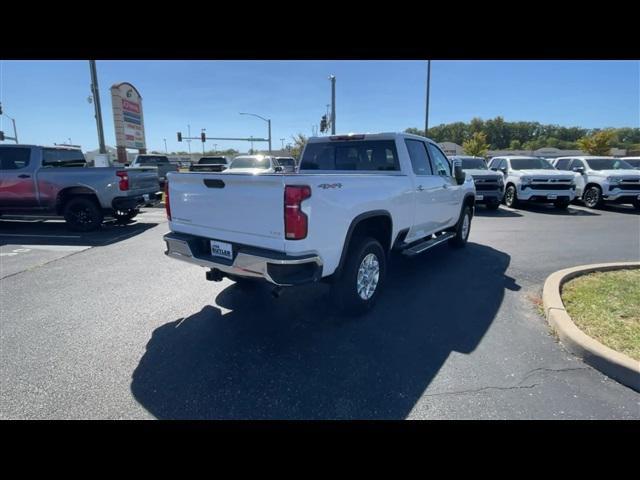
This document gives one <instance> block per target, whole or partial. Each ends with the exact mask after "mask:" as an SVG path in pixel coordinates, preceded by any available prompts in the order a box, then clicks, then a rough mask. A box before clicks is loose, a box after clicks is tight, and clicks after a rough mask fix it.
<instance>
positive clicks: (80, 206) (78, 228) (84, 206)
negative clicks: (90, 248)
mask: <svg viewBox="0 0 640 480" xmlns="http://www.w3.org/2000/svg"><path fill="white" fill-rule="evenodd" d="M103 218H104V217H103V215H102V211H101V210H100V207H99V206H98V204H97V203H96V202H95V200H93V199H92V198H90V197H82V196H80V197H74V198H72V199H71V200H69V201H68V202H67V204H66V205H65V206H64V219H65V221H66V222H67V226H68V227H69V229H71V230H73V231H75V232H91V231H94V230H97V229H99V228H100V225H102V220H103Z"/></svg>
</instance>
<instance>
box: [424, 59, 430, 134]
mask: <svg viewBox="0 0 640 480" xmlns="http://www.w3.org/2000/svg"><path fill="white" fill-rule="evenodd" d="M430 87H431V60H427V112H426V115H425V120H424V136H425V137H426V136H427V135H428V133H427V132H428V131H429V89H430Z"/></svg>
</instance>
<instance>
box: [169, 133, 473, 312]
mask: <svg viewBox="0 0 640 480" xmlns="http://www.w3.org/2000/svg"><path fill="white" fill-rule="evenodd" d="M167 178H168V188H167V189H166V203H165V205H166V208H167V216H168V218H169V227H170V229H171V232H170V233H168V234H167V235H165V236H164V240H165V242H166V245H167V250H166V252H165V253H166V255H168V256H169V257H171V258H175V259H177V260H183V261H186V262H190V263H193V264H196V265H200V266H202V267H206V268H208V269H210V270H209V271H207V275H206V277H207V279H208V280H213V281H220V280H222V279H223V277H225V276H226V277H229V278H231V279H233V280H235V281H237V282H239V283H240V284H241V285H242V284H243V283H244V284H245V285H246V284H247V283H248V282H251V281H252V280H255V279H264V280H267V281H268V282H271V283H272V284H274V285H275V286H276V292H277V290H278V289H279V288H280V287H283V286H292V285H296V284H301V283H308V282H316V281H319V280H326V281H330V282H331V284H332V295H331V296H332V299H333V300H335V302H336V303H337V304H338V306H339V307H340V308H342V309H343V310H345V311H347V312H349V313H352V314H361V313H364V312H366V311H367V310H369V309H370V308H371V306H372V305H373V304H374V302H375V300H376V299H377V298H378V296H379V293H380V290H381V287H382V284H383V283H384V279H385V273H386V270H387V258H388V255H389V253H390V252H391V251H392V250H398V251H402V253H404V254H405V255H409V256H411V255H416V254H418V253H421V252H423V251H425V250H427V249H429V248H431V247H433V246H435V245H437V244H440V243H442V242H445V241H448V242H449V243H450V244H451V245H453V246H457V247H462V246H464V245H465V244H466V242H467V238H468V236H469V231H470V227H471V219H472V217H473V211H474V201H475V200H474V199H475V188H474V184H473V179H472V178H471V176H470V175H466V174H465V173H464V171H463V170H462V168H461V167H460V166H459V165H456V166H455V167H452V165H451V163H450V161H449V160H448V159H447V157H446V155H445V154H444V153H442V150H440V148H439V147H438V146H437V144H435V143H434V142H432V141H431V140H429V139H426V138H424V137H419V136H415V135H410V134H406V133H380V134H366V135H364V134H363V135H354V134H350V135H337V136H331V137H313V138H310V139H309V141H308V143H307V145H306V147H305V148H304V151H303V153H302V156H301V162H300V168H299V171H298V173H293V174H282V173H281V174H259V175H251V174H244V175H243V174H238V175H229V174H228V173H220V174H215V173H208V172H207V173H179V174H173V173H170V174H169V175H168V177H167Z"/></svg>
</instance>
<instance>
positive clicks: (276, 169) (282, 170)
mask: <svg viewBox="0 0 640 480" xmlns="http://www.w3.org/2000/svg"><path fill="white" fill-rule="evenodd" d="M274 170H275V171H276V172H284V168H283V167H281V166H277V167H275V168H274Z"/></svg>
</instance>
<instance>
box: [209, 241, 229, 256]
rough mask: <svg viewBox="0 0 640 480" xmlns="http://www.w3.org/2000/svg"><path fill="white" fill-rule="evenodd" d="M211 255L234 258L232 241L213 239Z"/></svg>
mask: <svg viewBox="0 0 640 480" xmlns="http://www.w3.org/2000/svg"><path fill="white" fill-rule="evenodd" d="M211 255H213V256H214V257H222V258H226V259H228V260H233V247H232V245H231V244H230V243H226V242H219V241H218V240H211Z"/></svg>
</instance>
